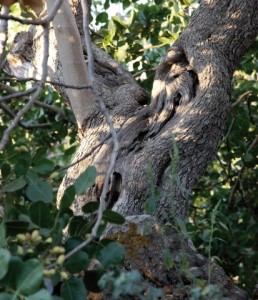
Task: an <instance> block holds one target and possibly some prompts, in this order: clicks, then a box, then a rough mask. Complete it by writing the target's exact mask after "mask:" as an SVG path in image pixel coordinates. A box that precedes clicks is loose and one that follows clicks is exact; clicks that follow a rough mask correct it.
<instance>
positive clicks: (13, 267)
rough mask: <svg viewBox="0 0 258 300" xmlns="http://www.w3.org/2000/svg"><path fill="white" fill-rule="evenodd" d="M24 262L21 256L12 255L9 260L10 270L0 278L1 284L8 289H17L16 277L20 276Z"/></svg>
mask: <svg viewBox="0 0 258 300" xmlns="http://www.w3.org/2000/svg"><path fill="white" fill-rule="evenodd" d="M22 266H23V262H22V260H21V258H20V257H18V256H12V257H11V259H10V262H9V268H8V272H7V274H6V275H5V277H4V278H3V279H2V280H0V286H1V287H5V288H7V289H13V290H15V289H16V279H17V277H18V276H19V274H20V272H21V269H22Z"/></svg>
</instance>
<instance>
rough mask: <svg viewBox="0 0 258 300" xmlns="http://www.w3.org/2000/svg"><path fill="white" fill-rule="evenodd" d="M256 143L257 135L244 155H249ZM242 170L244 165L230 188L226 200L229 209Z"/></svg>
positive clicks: (257, 140)
mask: <svg viewBox="0 0 258 300" xmlns="http://www.w3.org/2000/svg"><path fill="white" fill-rule="evenodd" d="M257 143H258V135H256V137H255V139H254V140H253V142H252V144H251V145H250V146H249V147H248V149H247V151H246V154H247V153H249V152H250V151H251V150H252V149H253V148H254V147H255V146H256V144H257ZM244 169H245V165H243V166H242V167H241V169H240V170H239V171H238V175H237V179H236V181H235V184H234V186H233V187H232V189H231V191H230V195H229V200H228V207H230V206H231V205H232V200H233V197H234V195H235V192H236V190H237V187H238V185H239V184H240V182H241V178H242V175H243V173H244Z"/></svg>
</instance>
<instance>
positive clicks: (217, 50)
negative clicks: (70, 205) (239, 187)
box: [9, 0, 258, 299]
mask: <svg viewBox="0 0 258 300" xmlns="http://www.w3.org/2000/svg"><path fill="white" fill-rule="evenodd" d="M71 3H73V9H74V12H75V16H76V20H77V24H78V28H79V32H80V33H81V34H82V27H81V23H82V22H81V10H80V6H79V5H80V4H79V3H80V1H78V0H73V1H71ZM257 11H258V1H257V0H225V1H220V0H203V1H202V2H201V4H200V6H199V8H198V9H197V10H196V12H195V13H194V15H193V17H192V18H191V21H190V23H189V25H188V27H187V28H186V29H185V30H184V32H183V33H182V34H181V36H180V37H179V39H178V40H177V41H176V43H175V44H173V45H172V46H171V48H170V49H169V51H168V52H167V54H166V56H165V57H164V58H163V60H162V61H161V63H160V65H159V66H158V68H157V71H156V76H155V81H154V85H153V91H152V99H151V104H150V105H149V106H146V103H147V100H148V95H147V93H146V92H145V91H144V90H143V89H142V88H141V87H139V85H138V84H137V83H136V82H135V81H134V79H133V78H132V76H131V75H130V74H129V73H128V72H126V71H125V70H124V69H123V68H122V67H121V66H120V65H119V64H118V63H117V62H115V61H114V60H113V59H111V58H110V57H109V56H108V55H107V54H105V53H104V52H103V51H101V50H100V49H98V48H96V47H93V49H94V66H95V72H96V82H95V83H94V84H95V87H96V90H97V93H98V94H99V95H100V96H101V97H102V98H103V99H104V101H105V103H106V106H107V108H108V110H109V112H110V115H111V117H112V121H113V123H114V126H115V128H116V130H117V132H118V137H119V143H120V149H119V153H118V157H117V161H116V164H115V168H114V171H113V174H112V178H110V188H109V192H108V194H107V195H106V201H107V205H108V206H109V207H112V208H113V209H114V210H116V211H118V212H120V213H122V214H123V215H125V216H130V215H140V214H143V213H144V211H145V209H144V208H145V202H146V199H147V197H148V193H150V186H149V183H148V179H147V177H148V174H150V172H151V174H152V176H151V177H152V180H153V184H155V185H156V187H157V188H158V189H159V191H160V196H159V199H158V203H157V209H156V212H155V214H157V215H158V217H159V218H160V219H163V218H164V217H168V218H172V219H173V218H174V217H177V218H185V217H186V216H187V213H188V207H189V195H190V193H191V190H192V188H193V187H194V185H195V184H196V182H197V181H198V179H199V178H200V176H201V175H202V173H203V172H204V170H205V168H206V167H207V165H208V163H209V162H210V160H211V159H212V157H213V156H214V154H215V153H216V151H217V149H218V147H219V145H220V142H221V139H222V137H223V133H224V129H225V124H226V118H227V113H228V111H229V107H230V93H231V80H232V76H233V72H234V70H235V68H236V66H237V64H238V62H239V59H240V58H241V57H242V56H243V55H244V54H245V53H246V51H247V50H248V48H249V47H250V46H251V44H252V42H253V41H254V39H255V37H256V35H257V33H258V13H257ZM23 38H25V39H27V38H28V37H27V36H26V37H25V36H23ZM51 46H53V47H56V45H55V44H54V43H52V44H51ZM51 53H55V55H56V56H55V57H54V58H53V57H52V59H51V62H52V66H51V69H52V71H53V72H50V73H51V74H50V75H51V76H52V78H53V79H55V80H59V79H60V76H61V75H62V66H61V65H60V62H59V61H58V56H57V54H56V52H54V51H51ZM12 55H13V56H15V51H13V53H12ZM26 63H28V60H27V61H26ZM33 64H34V65H35V64H36V61H35V59H34V61H33V59H32V60H31V64H30V65H29V68H31V67H32V65H33ZM26 67H28V66H26ZM9 69H12V72H14V73H15V72H17V71H15V70H14V68H12V63H11V60H9ZM56 70H57V71H56ZM60 74H61V75H60ZM61 79H62V77H61ZM68 96H69V95H68ZM75 100H76V99H71V98H70V99H69V101H70V102H71V103H72V102H73V101H75ZM72 106H73V105H72ZM83 113H84V114H85V115H84V116H83V115H81V116H80V120H83V121H82V122H81V128H80V133H79V134H80V145H79V148H78V151H77V154H76V156H75V158H74V161H77V160H78V159H80V158H81V157H83V155H84V154H85V153H87V152H88V151H90V150H91V149H92V147H94V146H95V145H97V144H98V143H99V142H100V141H102V140H103V139H105V138H106V140H105V142H104V143H103V145H102V146H100V147H98V148H97V149H96V150H95V151H94V152H93V153H92V154H91V155H90V156H88V157H87V158H86V159H84V160H82V161H81V162H80V163H79V164H76V165H74V166H73V167H71V168H70V169H69V170H68V172H67V174H66V176H65V178H64V181H63V185H62V187H61V190H60V195H61V194H62V192H63V190H64V189H65V188H66V187H67V186H69V185H70V184H71V183H72V182H73V181H74V180H75V179H76V178H77V177H78V176H79V174H80V173H81V172H83V171H84V170H85V168H86V167H87V166H89V165H94V166H95V167H96V168H97V171H98V177H97V181H96V184H95V186H94V188H92V189H91V191H90V192H89V193H88V194H87V195H83V196H81V197H80V198H78V199H77V202H76V203H75V211H76V213H78V214H80V213H81V206H82V205H83V204H84V203H85V202H87V201H88V200H93V199H95V200H98V198H99V196H100V193H101V190H102V186H103V180H104V177H105V173H106V170H107V167H108V164H109V159H110V154H111V151H112V144H113V143H112V139H111V138H110V137H108V135H109V128H108V126H107V124H106V121H105V119H104V117H103V115H102V113H101V111H100V109H99V108H98V107H97V106H96V107H94V109H92V110H91V113H90V114H89V113H88V112H87V111H86V110H82V114H83ZM175 144H176V148H177V149H178V157H177V155H175V153H174V154H173V153H172V155H171V151H172V152H173V149H175ZM171 159H172V160H173V159H174V160H177V161H176V175H175V174H174V176H171V174H172V173H173V170H172V169H173V168H172V166H171ZM173 163H175V161H174V162H173ZM175 176H176V180H175ZM240 298H241V297H240ZM240 298H239V299H240ZM235 299H237V298H235Z"/></svg>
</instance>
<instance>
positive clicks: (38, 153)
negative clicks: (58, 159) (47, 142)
mask: <svg viewBox="0 0 258 300" xmlns="http://www.w3.org/2000/svg"><path fill="white" fill-rule="evenodd" d="M47 150H48V149H47V148H46V147H40V148H38V149H37V150H36V153H35V155H34V157H33V161H34V164H36V163H37V162H38V161H39V160H41V159H42V158H44V157H46V155H47Z"/></svg>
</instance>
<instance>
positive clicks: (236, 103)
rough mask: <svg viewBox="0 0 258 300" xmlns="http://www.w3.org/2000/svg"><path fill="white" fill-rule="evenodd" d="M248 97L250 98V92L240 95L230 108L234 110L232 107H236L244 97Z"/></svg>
mask: <svg viewBox="0 0 258 300" xmlns="http://www.w3.org/2000/svg"><path fill="white" fill-rule="evenodd" d="M250 96H252V93H251V92H250V91H247V92H245V93H244V94H242V95H241V96H240V97H239V98H238V99H237V101H236V102H234V103H232V104H231V108H234V107H236V106H237V105H238V104H239V103H240V102H241V101H242V100H243V99H244V98H245V97H248V98H249V97H250Z"/></svg>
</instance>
